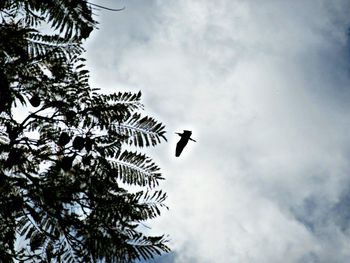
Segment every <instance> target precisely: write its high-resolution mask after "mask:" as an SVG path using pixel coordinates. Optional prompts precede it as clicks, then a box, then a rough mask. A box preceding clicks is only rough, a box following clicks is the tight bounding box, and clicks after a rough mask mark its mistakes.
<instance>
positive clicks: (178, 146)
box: [175, 130, 196, 157]
mask: <svg viewBox="0 0 350 263" xmlns="http://www.w3.org/2000/svg"><path fill="white" fill-rule="evenodd" d="M175 134H178V135H179V136H180V137H181V138H180V140H179V141H178V143H177V144H176V150H175V156H176V157H179V156H180V154H181V152H182V150H183V149H184V148H185V146H186V144H187V143H188V141H189V140H191V141H194V142H196V141H195V140H193V139H192V138H191V134H192V132H191V131H188V130H184V132H183V133H179V132H176V133H175Z"/></svg>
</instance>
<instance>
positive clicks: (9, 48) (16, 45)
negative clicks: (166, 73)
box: [0, 0, 169, 262]
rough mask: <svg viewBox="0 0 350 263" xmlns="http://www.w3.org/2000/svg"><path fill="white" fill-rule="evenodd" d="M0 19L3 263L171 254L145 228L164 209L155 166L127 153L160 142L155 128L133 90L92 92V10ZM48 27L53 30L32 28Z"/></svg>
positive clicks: (50, 7) (38, 7)
mask: <svg viewBox="0 0 350 263" xmlns="http://www.w3.org/2000/svg"><path fill="white" fill-rule="evenodd" d="M0 15H1V23H0V35H1V38H0V262H14V261H17V262H133V261H134V260H136V259H149V258H153V257H154V256H155V255H157V254H161V253H164V252H168V251H169V248H168V247H167V245H166V242H167V240H166V239H165V237H164V236H163V235H162V236H147V235H145V234H144V233H143V232H142V224H143V222H145V221H147V220H149V219H152V218H154V217H157V216H159V215H160V210H161V208H164V207H165V208H166V206H165V205H164V201H165V199H166V193H164V192H163V191H162V190H159V189H158V188H157V186H158V184H159V181H160V180H162V179H163V177H162V175H161V173H160V170H159V167H158V166H157V165H156V164H155V163H154V162H153V160H152V159H151V158H150V157H148V156H146V155H145V154H143V153H140V152H137V151H134V150H127V149H125V146H128V148H129V149H130V148H138V149H141V148H143V147H150V146H155V145H157V144H158V143H160V142H161V140H166V138H165V130H164V125H162V124H161V123H159V122H157V121H156V120H155V119H153V118H151V117H149V116H143V115H142V114H141V111H142V110H143V105H142V104H141V102H140V99H141V93H140V92H139V93H131V92H124V93H122V92H117V93H113V94H102V93H100V92H99V90H97V89H92V88H91V87H90V86H89V84H88V77H89V72H88V71H87V70H86V69H85V65H84V61H85V60H84V59H83V58H82V53H83V51H84V50H83V48H82V45H81V43H82V40H84V39H85V38H87V37H88V36H89V33H90V32H91V31H92V30H93V28H94V27H96V25H97V22H96V21H95V20H94V19H93V18H92V6H91V4H89V3H88V2H87V1H84V0H59V1H58V0H18V1H15V0H3V1H1V3H0ZM45 23H48V25H49V26H50V27H51V28H52V29H53V31H54V34H51V35H48V34H44V33H42V32H40V31H39V30H38V28H39V26H40V25H42V24H45ZM19 104H21V105H20V106H19ZM16 107H20V108H21V109H22V110H23V111H24V110H26V114H25V116H22V118H18V117H16V116H15V114H14V112H13V110H14V109H15V108H16ZM128 186H132V188H130V187H128ZM131 189H136V190H131Z"/></svg>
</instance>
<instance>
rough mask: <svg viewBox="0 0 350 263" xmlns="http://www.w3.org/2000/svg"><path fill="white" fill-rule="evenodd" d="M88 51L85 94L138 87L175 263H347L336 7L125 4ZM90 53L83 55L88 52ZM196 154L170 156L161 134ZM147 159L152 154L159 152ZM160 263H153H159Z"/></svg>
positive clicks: (105, 21)
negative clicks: (156, 126) (156, 127)
mask: <svg viewBox="0 0 350 263" xmlns="http://www.w3.org/2000/svg"><path fill="white" fill-rule="evenodd" d="M127 10H129V11H128V12H129V13H123V14H121V13H120V14H118V13H117V14H113V15H111V14H106V13H103V14H102V15H101V16H102V17H101V31H100V32H96V33H95V36H96V37H95V39H93V40H92V41H91V43H89V44H88V48H90V49H88V58H89V59H90V64H89V67H90V68H91V70H92V72H95V73H93V74H92V77H93V80H92V81H93V83H96V84H98V85H99V86H103V87H106V90H112V89H113V88H122V89H131V90H138V89H141V90H142V91H143V94H144V103H145V105H146V109H148V110H149V112H151V113H155V115H156V116H157V117H159V119H160V120H162V121H164V122H165V123H166V124H167V127H168V130H169V143H168V144H164V145H161V146H160V147H159V148H157V149H154V151H153V150H152V151H151V152H152V154H153V155H154V157H155V159H156V160H157V161H158V162H159V163H160V164H161V166H162V167H163V172H164V174H165V176H166V177H167V181H166V182H165V183H164V184H163V186H162V187H163V188H165V189H166V190H167V191H168V194H169V201H168V203H169V206H170V208H171V210H170V211H169V212H165V214H164V216H162V218H161V219H159V220H157V221H156V222H154V224H151V225H152V226H154V229H156V230H157V231H160V232H165V233H169V234H170V236H171V240H172V246H173V248H174V253H175V255H176V256H174V257H172V259H171V260H174V262H175V263H187V262H201V263H205V262H218V263H219V262H252V263H254V262H257V263H258V262H259V263H264V262H269V263H270V262H272V263H273V262H276V263H277V262H293V263H294V262H306V263H309V262H321V263H322V262H324V263H326V262H346V260H347V259H348V258H349V256H350V249H349V246H348V244H350V235H349V223H348V222H349V218H350V217H349V213H348V212H347V206H348V205H349V185H350V177H349V174H350V166H349V164H350V163H349V150H350V140H349V136H348V131H349V128H350V122H349V121H348V116H349V113H350V106H349V105H348V102H349V98H350V97H349V95H350V90H349V88H348V87H349V84H350V81H349V65H350V64H349V56H348V54H349V51H348V49H349V43H348V36H347V31H348V27H349V25H350V19H349V18H348V13H349V12H348V10H350V4H349V2H348V1H345V0H344V1H342V0H337V1H332V2H330V1H326V0H324V1H321V0H319V1H273V0H270V1H264V3H263V4H262V2H261V1H254V0H251V1H229V0H219V1H215V2H213V1H185V0H180V1H150V3H149V4H148V3H145V2H142V3H140V2H139V1H136V0H134V1H127ZM91 47H93V48H92V49H93V50H92V51H91ZM185 128H187V129H192V130H193V137H194V138H196V139H197V141H198V143H196V144H190V145H188V146H187V147H186V149H185V151H184V156H182V158H180V159H175V157H173V155H174V152H173V151H174V145H175V143H176V140H177V137H175V135H174V134H173V132H175V131H177V130H182V129H185ZM157 153H158V154H157ZM160 262H162V261H160Z"/></svg>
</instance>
